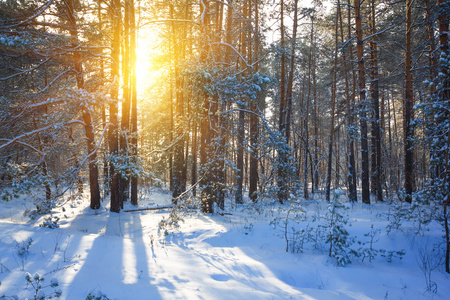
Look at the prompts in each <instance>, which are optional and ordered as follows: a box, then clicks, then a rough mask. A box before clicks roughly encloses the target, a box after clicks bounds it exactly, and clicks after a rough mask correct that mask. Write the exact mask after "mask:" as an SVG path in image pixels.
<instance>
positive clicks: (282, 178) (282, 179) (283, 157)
mask: <svg viewBox="0 0 450 300" xmlns="http://www.w3.org/2000/svg"><path fill="white" fill-rule="evenodd" d="M280 5H281V29H280V30H281V41H280V47H281V51H282V52H281V62H280V64H281V65H280V112H279V114H280V115H279V122H278V127H279V132H280V137H281V143H280V146H279V149H278V176H277V185H278V201H279V202H280V203H281V204H283V203H284V202H285V201H286V200H287V199H288V172H289V171H288V163H289V162H288V149H287V148H288V141H287V140H286V139H285V131H286V70H285V65H286V51H285V49H284V0H281V3H280Z"/></svg>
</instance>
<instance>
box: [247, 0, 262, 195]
mask: <svg viewBox="0 0 450 300" xmlns="http://www.w3.org/2000/svg"><path fill="white" fill-rule="evenodd" d="M258 4H259V0H255V29H254V37H253V38H254V43H255V56H256V59H258V56H259V8H258ZM258 71H259V65H258V64H256V65H255V72H258ZM258 99H259V97H258V96H257V97H256V99H252V100H250V111H251V113H250V148H251V150H252V152H251V153H250V170H249V177H250V182H249V191H248V195H249V198H250V199H252V201H253V202H256V201H257V199H258V135H259V132H258V127H259V124H258V123H259V122H258V116H257V113H258Z"/></svg>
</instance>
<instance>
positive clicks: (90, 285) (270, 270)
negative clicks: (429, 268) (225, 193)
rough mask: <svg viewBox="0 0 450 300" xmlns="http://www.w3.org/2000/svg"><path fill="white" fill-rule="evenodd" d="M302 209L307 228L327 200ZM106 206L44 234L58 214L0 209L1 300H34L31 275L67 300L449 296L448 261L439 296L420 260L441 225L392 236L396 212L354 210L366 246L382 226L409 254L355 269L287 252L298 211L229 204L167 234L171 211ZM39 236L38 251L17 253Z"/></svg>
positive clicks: (156, 199)
mask: <svg viewBox="0 0 450 300" xmlns="http://www.w3.org/2000/svg"><path fill="white" fill-rule="evenodd" d="M271 202H273V201H271ZM299 203H301V205H302V208H304V209H305V211H307V214H306V216H310V217H311V218H309V217H308V219H307V220H303V221H302V220H299V221H298V222H297V223H295V224H297V226H300V227H302V226H303V228H304V227H306V225H307V224H309V225H311V224H314V222H319V221H314V220H315V219H316V218H319V219H320V216H319V215H320V214H325V213H326V212H327V204H326V203H325V201H322V200H318V201H311V200H310V201H299ZM102 204H103V207H102V208H101V209H100V210H98V211H93V210H91V209H90V208H89V203H88V200H87V199H81V200H76V201H73V202H69V203H66V204H65V205H64V210H65V211H62V209H61V208H55V209H54V214H53V216H55V217H59V218H60V220H59V221H58V224H59V228H56V227H55V228H48V227H42V226H39V225H41V224H43V223H44V222H45V218H48V216H42V217H40V218H37V219H35V220H30V219H29V218H28V217H26V216H24V215H23V212H24V211H27V210H28V211H29V210H31V209H33V205H32V203H31V202H30V201H29V200H27V199H26V197H24V198H21V199H13V200H11V201H9V202H5V201H0V282H1V285H0V298H1V296H2V295H6V296H9V297H12V296H14V295H17V296H18V297H19V299H25V298H26V297H28V298H32V297H34V295H35V290H34V289H33V288H32V286H31V285H27V281H26V279H25V276H26V274H27V273H28V272H29V274H30V275H28V276H30V279H31V280H32V279H33V278H34V276H35V275H34V274H41V275H38V276H43V277H44V281H43V282H42V287H43V288H42V289H41V291H39V293H37V294H38V295H40V293H42V294H45V295H47V296H48V295H51V293H55V292H61V293H62V294H61V297H60V298H61V299H86V297H87V295H88V294H89V295H90V296H91V297H93V298H92V299H94V298H95V297H97V298H98V299H100V298H101V297H104V299H107V298H109V299H448V295H449V294H450V284H449V283H450V282H449V279H450V277H449V275H448V274H446V273H445V272H444V270H443V266H442V264H441V266H440V267H439V268H437V269H436V270H434V271H433V272H432V273H431V280H432V281H433V282H435V283H436V287H437V291H436V292H431V291H426V282H425V276H424V273H423V272H422V271H421V270H420V267H421V265H420V263H419V261H420V259H419V258H420V257H419V253H420V251H419V250H421V249H422V250H424V249H425V250H426V251H431V249H432V246H433V245H434V244H436V243H437V242H439V241H442V227H441V225H440V224H437V223H432V224H430V225H429V226H428V227H427V230H424V231H423V232H422V233H421V234H419V235H416V234H413V233H411V232H412V231H408V230H407V229H408V226H409V227H411V226H413V224H414V223H412V222H411V223H408V222H407V221H405V222H404V224H403V225H404V228H405V231H403V232H402V231H395V232H391V233H390V234H389V235H387V233H386V226H387V225H388V223H389V221H388V220H387V216H388V213H390V206H389V205H387V204H375V205H371V206H368V205H362V204H356V205H352V206H349V205H346V208H347V209H346V210H345V213H347V214H348V220H349V224H348V225H347V227H346V228H347V230H348V231H349V233H350V235H351V236H356V237H357V239H359V240H361V241H367V239H368V237H367V236H365V235H364V234H366V233H367V232H369V231H370V230H371V228H372V227H373V228H375V229H380V231H379V235H378V236H377V241H376V243H375V244H374V248H377V249H378V248H382V249H386V250H402V249H404V250H405V253H406V254H405V255H404V257H403V258H402V259H399V258H393V259H392V261H391V262H388V261H386V259H385V258H383V257H381V256H377V257H375V258H374V259H373V260H372V261H371V262H369V260H368V259H365V260H364V261H361V260H360V259H359V260H357V259H355V260H354V261H353V262H352V263H351V264H348V265H346V266H345V267H338V266H336V259H335V258H330V257H328V253H327V251H323V249H322V250H321V249H320V248H318V249H314V248H312V247H310V248H308V247H306V248H305V249H304V251H303V253H290V252H289V253H288V252H286V251H285V249H286V242H285V236H284V225H283V222H282V221H278V222H275V223H274V222H273V220H274V219H277V218H278V220H285V217H286V211H287V209H289V205H285V206H279V205H278V204H266V205H256V206H252V205H250V204H249V205H247V206H239V207H228V208H227V209H226V210H225V214H224V215H223V216H221V215H203V214H200V213H198V214H195V213H194V214H192V215H186V216H183V219H184V222H180V223H179V224H180V227H179V228H175V229H173V228H168V232H169V233H168V235H164V234H158V225H159V223H160V221H161V220H162V219H163V217H164V218H165V219H167V218H168V217H169V210H167V209H165V210H156V211H140V212H124V211H122V212H121V213H119V214H116V213H110V212H109V211H108V205H107V204H106V201H105V202H103V203H102ZM169 204H170V195H168V194H164V193H157V192H152V193H151V194H149V195H147V196H146V198H145V199H143V200H142V201H141V202H140V207H156V206H167V205H169ZM133 208H134V207H133V206H132V205H130V204H129V203H126V204H125V209H133ZM299 214H300V213H299ZM291 215H294V214H291ZM312 216H314V218H312ZM322 221H323V220H322ZM292 224H293V223H292ZM289 226H291V225H290V223H289ZM30 238H31V239H32V242H31V245H29V248H28V249H25V250H23V251H21V252H23V254H22V255H18V252H19V251H18V250H20V249H19V248H21V247H22V248H26V246H27V245H28V241H29V239H30ZM322 246H324V247H323V248H324V249H327V248H328V246H327V245H322ZM427 247H428V248H427ZM50 285H52V286H50ZM56 286H57V287H56ZM106 297H107V298H106Z"/></svg>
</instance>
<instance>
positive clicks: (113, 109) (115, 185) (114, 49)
mask: <svg viewBox="0 0 450 300" xmlns="http://www.w3.org/2000/svg"><path fill="white" fill-rule="evenodd" d="M111 11H112V17H113V19H112V31H113V38H112V44H111V60H112V61H111V78H112V80H113V81H114V82H113V87H112V88H111V99H112V102H111V104H110V106H109V122H110V123H111V124H112V126H111V129H110V130H109V132H108V139H109V151H110V155H111V156H112V157H114V156H117V155H118V150H119V138H118V129H119V126H118V124H119V118H118V114H119V110H118V96H119V76H120V73H119V71H120V70H119V69H120V65H119V62H120V24H121V18H122V16H121V12H120V0H111ZM109 173H110V176H111V183H110V184H111V187H110V190H111V208H110V210H111V211H112V212H120V209H121V206H120V196H119V176H120V175H119V173H117V171H116V170H115V167H114V164H113V163H111V164H110V171H109Z"/></svg>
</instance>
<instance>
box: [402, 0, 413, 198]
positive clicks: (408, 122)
mask: <svg viewBox="0 0 450 300" xmlns="http://www.w3.org/2000/svg"><path fill="white" fill-rule="evenodd" d="M411 5H412V1H411V0H406V44H405V49H406V51H405V59H406V62H405V74H406V76H405V88H406V89H405V116H404V118H405V119H404V125H403V126H404V143H405V194H406V195H405V201H406V202H408V203H411V201H412V193H413V191H414V171H413V170H414V143H413V140H414V129H413V125H412V120H413V116H412V110H413V105H414V100H413V90H412V73H411V68H412V54H411V30H412V26H411V25H412V19H411V8H412V7H411Z"/></svg>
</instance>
